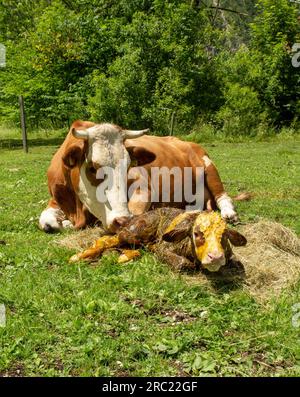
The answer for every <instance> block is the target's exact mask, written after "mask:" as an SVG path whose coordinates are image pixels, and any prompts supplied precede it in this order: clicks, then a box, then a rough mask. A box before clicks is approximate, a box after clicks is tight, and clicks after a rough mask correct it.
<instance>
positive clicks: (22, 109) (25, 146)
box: [19, 95, 28, 153]
mask: <svg viewBox="0 0 300 397" xmlns="http://www.w3.org/2000/svg"><path fill="white" fill-rule="evenodd" d="M19 105H20V119H21V128H22V141H23V149H24V152H25V153H28V143H27V131H26V117H25V106H24V98H23V96H22V95H20V96H19Z"/></svg>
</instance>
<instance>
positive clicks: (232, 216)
mask: <svg viewBox="0 0 300 397" xmlns="http://www.w3.org/2000/svg"><path fill="white" fill-rule="evenodd" d="M221 216H222V218H223V219H224V220H225V221H226V222H228V223H232V224H235V223H238V222H239V217H238V215H237V213H236V212H235V211H221Z"/></svg>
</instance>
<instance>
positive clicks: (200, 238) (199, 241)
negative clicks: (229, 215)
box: [194, 230, 205, 246]
mask: <svg viewBox="0 0 300 397" xmlns="http://www.w3.org/2000/svg"><path fill="white" fill-rule="evenodd" d="M194 238H195V243H196V245H197V246H200V245H202V244H204V243H205V237H204V234H203V233H202V232H200V231H197V230H195V231H194Z"/></svg>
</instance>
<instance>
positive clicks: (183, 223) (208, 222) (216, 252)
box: [69, 208, 247, 272]
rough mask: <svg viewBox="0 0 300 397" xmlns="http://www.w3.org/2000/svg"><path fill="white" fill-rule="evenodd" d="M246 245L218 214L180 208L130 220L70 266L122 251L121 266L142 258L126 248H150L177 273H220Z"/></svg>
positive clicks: (73, 259)
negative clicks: (112, 251) (205, 271)
mask: <svg viewBox="0 0 300 397" xmlns="http://www.w3.org/2000/svg"><path fill="white" fill-rule="evenodd" d="M230 243H231V244H232V245H235V246H243V245H246V243H247V240H246V238H245V237H244V236H243V235H242V234H240V233H239V232H238V231H237V230H234V229H230V228H229V227H228V226H227V225H226V222H225V221H224V220H223V219H222V218H221V216H220V214H219V213H218V212H215V211H202V212H200V211H192V212H186V211H184V210H180V209H177V208H157V209H155V210H152V211H149V212H147V213H146V214H142V215H139V216H135V217H133V218H129V219H128V221H127V223H126V224H125V225H123V226H121V227H120V228H119V230H118V231H117V233H116V234H115V235H113V236H102V237H100V238H99V239H98V240H97V241H96V242H95V244H94V245H93V246H92V247H91V248H88V249H87V250H85V251H83V252H80V253H78V254H75V255H73V256H72V257H71V258H70V260H69V262H70V263H76V262H78V261H81V260H90V259H95V258H97V257H98V256H100V255H102V254H103V253H104V252H105V251H106V250H109V249H112V248H114V249H115V248H118V249H122V251H121V252H122V254H121V255H120V256H119V260H118V262H119V263H124V262H126V261H128V260H131V259H132V258H135V257H138V256H139V251H138V250H136V249H134V250H128V249H124V247H128V246H129V247H133V248H138V247H143V246H144V247H147V248H148V249H149V250H150V251H151V252H153V253H155V254H156V256H157V257H158V259H160V260H161V261H162V262H165V263H167V264H168V265H169V266H171V267H172V268H173V269H174V270H176V271H184V270H195V269H197V267H198V265H201V268H202V269H205V270H208V271H209V272H217V271H219V270H220V269H221V268H222V267H223V266H225V265H226V264H228V263H229V262H230V260H231V259H232V256H233V252H232V249H231V244H230Z"/></svg>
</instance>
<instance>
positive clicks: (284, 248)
mask: <svg viewBox="0 0 300 397" xmlns="http://www.w3.org/2000/svg"><path fill="white" fill-rule="evenodd" d="M239 230H240V231H241V233H243V234H244V236H246V238H247V240H248V243H247V245H246V246H245V247H234V253H235V256H236V258H237V259H238V260H239V261H240V262H241V263H242V264H243V266H244V268H245V273H246V278H245V288H246V289H247V290H248V291H249V293H250V294H251V295H253V296H254V297H256V298H257V299H259V300H267V299H269V298H270V297H272V296H278V295H279V294H280V292H281V291H282V290H283V288H286V287H287V286H292V285H293V284H295V283H296V282H297V280H299V277H300V239H299V238H298V237H297V235H296V234H295V233H294V232H293V231H292V230H290V229H288V228H286V227H284V226H283V225H281V224H279V223H276V222H271V221H267V220H261V221H259V222H256V223H253V224H248V225H244V226H241V227H239Z"/></svg>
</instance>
